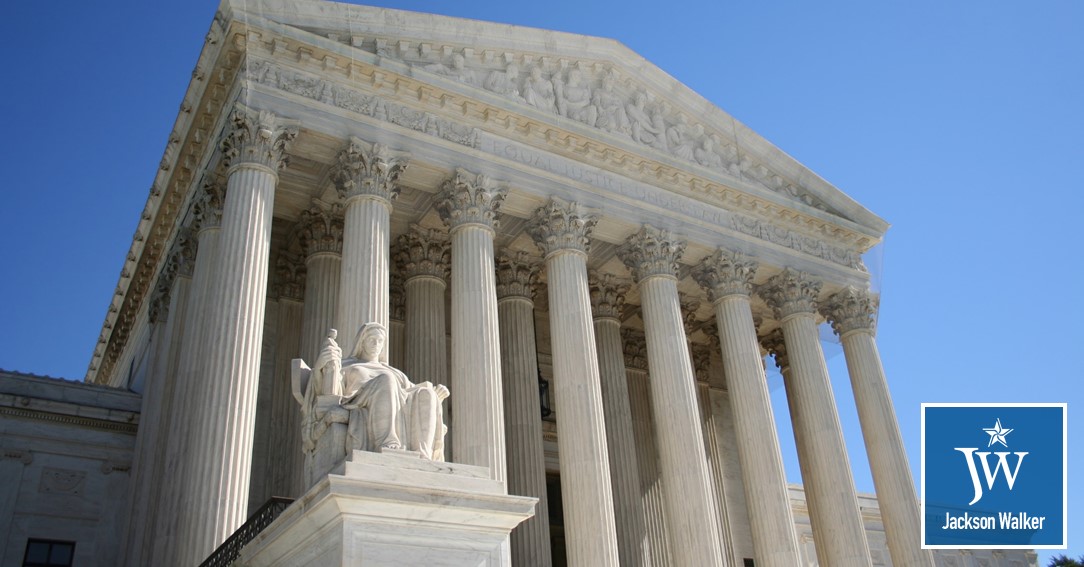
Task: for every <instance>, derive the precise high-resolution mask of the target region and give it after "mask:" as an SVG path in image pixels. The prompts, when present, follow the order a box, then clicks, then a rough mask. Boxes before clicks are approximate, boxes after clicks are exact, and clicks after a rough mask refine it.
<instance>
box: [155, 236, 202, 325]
mask: <svg viewBox="0 0 1084 567" xmlns="http://www.w3.org/2000/svg"><path fill="white" fill-rule="evenodd" d="M195 263H196V238H195V236H194V235H193V234H192V231H190V230H188V229H185V228H182V229H180V232H178V234H177V239H176V240H174V241H173V246H172V247H171V248H170V249H169V255H168V256H166V261H165V265H163V266H162V272H161V273H160V274H159V275H158V281H157V283H156V284H155V287H154V294H153V295H151V299H150V301H151V302H150V305H149V306H148V310H147V314H148V318H149V319H150V322H151V323H157V322H159V321H165V320H166V318H167V317H168V316H169V301H170V297H171V296H172V294H173V283H174V281H176V279H177V276H182V277H192V267H193V265H194V264H195Z"/></svg>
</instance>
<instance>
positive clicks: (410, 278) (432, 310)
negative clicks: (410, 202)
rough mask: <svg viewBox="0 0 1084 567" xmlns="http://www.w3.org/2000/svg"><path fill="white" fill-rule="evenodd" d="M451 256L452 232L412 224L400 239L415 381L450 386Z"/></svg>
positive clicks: (409, 365)
mask: <svg viewBox="0 0 1084 567" xmlns="http://www.w3.org/2000/svg"><path fill="white" fill-rule="evenodd" d="M449 259H450V252H449V250H448V235H447V234H445V233H444V232H443V231H439V230H434V229H429V228H423V227H420V226H412V227H411V228H410V231H409V232H407V233H406V234H403V235H402V236H400V237H399V240H398V241H397V242H396V246H395V261H396V264H397V266H398V268H399V274H400V276H401V277H402V278H403V290H404V300H405V307H406V313H405V315H404V319H405V322H406V340H405V352H406V356H405V360H404V361H403V371H404V372H406V375H407V376H410V377H411V379H413V380H415V381H425V380H428V381H429V382H432V383H433V384H434V385H437V384H443V385H444V386H449V384H448V338H447V335H446V332H447V323H446V321H447V319H446V314H445V304H444V295H445V290H447V287H448V286H447V283H446V282H447V281H448V264H449ZM445 415H447V414H445ZM445 454H446V455H447V448H445Z"/></svg>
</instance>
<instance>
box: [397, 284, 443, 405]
mask: <svg viewBox="0 0 1084 567" xmlns="http://www.w3.org/2000/svg"><path fill="white" fill-rule="evenodd" d="M404 285H405V286H406V328H407V336H406V353H407V355H406V362H405V367H404V371H405V372H406V373H407V376H411V377H414V378H416V379H417V380H428V381H430V382H432V383H433V384H434V385H436V384H443V385H445V386H447V385H448V339H447V337H446V335H445V334H444V333H445V329H446V328H447V323H446V322H445V321H446V319H445V317H446V316H445V311H444V292H445V289H446V288H447V286H446V285H445V283H444V280H443V279H441V278H437V277H433V276H417V277H413V278H409V279H408V280H407V281H406V284H404Z"/></svg>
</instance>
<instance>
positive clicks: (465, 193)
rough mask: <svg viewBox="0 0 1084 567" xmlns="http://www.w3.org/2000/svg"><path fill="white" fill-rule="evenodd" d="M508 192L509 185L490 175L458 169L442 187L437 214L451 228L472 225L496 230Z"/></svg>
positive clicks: (437, 203)
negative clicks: (491, 177) (499, 213)
mask: <svg viewBox="0 0 1084 567" xmlns="http://www.w3.org/2000/svg"><path fill="white" fill-rule="evenodd" d="M507 193H508V188H507V187H505V186H503V185H501V184H499V183H497V182H496V181H494V180H493V179H490V177H489V176H488V175H484V174H475V173H471V172H469V171H467V170H465V169H457V170H455V175H453V176H452V177H451V179H448V180H447V181H445V182H444V185H442V186H441V191H440V195H438V196H437V202H436V208H437V213H439V214H440V218H441V219H442V220H443V221H444V223H445V224H447V225H448V228H449V229H451V230H455V229H456V228H459V227H461V226H464V225H468V224H480V225H482V226H486V227H488V228H490V229H496V228H497V225H498V224H499V221H498V218H497V217H498V212H499V211H500V208H501V203H502V202H503V201H504V196H505V195H506V194H507Z"/></svg>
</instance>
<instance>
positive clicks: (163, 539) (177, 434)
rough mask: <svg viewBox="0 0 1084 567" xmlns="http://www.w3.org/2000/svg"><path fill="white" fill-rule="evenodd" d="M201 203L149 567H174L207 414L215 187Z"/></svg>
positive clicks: (218, 211) (218, 193)
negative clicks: (198, 434)
mask: <svg viewBox="0 0 1084 567" xmlns="http://www.w3.org/2000/svg"><path fill="white" fill-rule="evenodd" d="M205 189H206V190H207V192H206V193H204V194H203V196H202V197H203V199H202V200H201V201H199V202H198V203H197V213H198V216H200V217H202V220H201V222H200V227H199V232H198V234H197V239H198V241H199V249H198V251H197V253H196V261H195V266H194V267H193V270H192V283H191V284H190V288H189V299H188V305H187V306H186V307H185V309H184V313H183V317H184V331H183V335H182V338H181V344H180V353H181V356H180V359H179V360H178V361H177V369H176V375H175V377H174V380H175V381H176V384H175V385H174V387H173V407H174V410H173V412H174V413H173V415H174V420H173V425H172V427H171V428H170V431H169V432H168V436H169V442H168V444H167V446H166V454H165V456H164V462H163V464H162V469H161V470H162V480H161V482H160V488H159V504H158V506H159V509H162V510H173V511H174V512H173V513H168V514H158V515H157V517H155V518H154V520H153V521H154V522H155V528H154V544H153V551H152V555H151V557H152V561H151V562H150V563H152V564H154V565H178V564H179V563H178V559H179V556H180V553H181V552H180V551H179V550H180V549H181V546H182V545H183V540H182V539H181V538H182V537H184V536H185V535H187V534H186V533H182V531H181V528H182V525H183V523H184V521H185V520H186V516H185V512H184V505H185V503H186V502H187V492H188V489H189V488H190V486H191V484H192V482H193V479H192V472H191V469H190V468H189V466H188V465H189V464H190V463H189V461H190V459H191V454H190V453H189V451H190V449H189V447H190V446H191V445H192V444H193V443H195V442H196V440H195V431H196V428H197V426H198V424H199V423H201V422H202V421H203V419H204V418H205V416H206V414H207V412H208V411H209V408H208V407H207V406H205V405H203V404H202V403H200V399H201V398H200V395H201V392H202V390H203V389H204V387H205V386H204V382H205V380H206V376H205V374H204V373H203V372H202V371H201V365H200V363H201V362H202V361H203V360H204V357H203V354H202V349H203V348H204V346H205V342H204V338H205V337H204V323H203V321H204V317H205V316H206V315H207V313H208V312H209V311H210V301H211V297H212V292H211V289H212V288H211V286H212V282H213V281H214V277H213V274H214V272H215V270H216V269H217V265H218V248H219V246H218V243H219V239H220V237H221V234H222V229H221V216H222V198H223V197H224V196H225V189H224V188H223V187H221V186H220V185H218V184H216V183H209V184H208V185H206V186H205Z"/></svg>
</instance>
